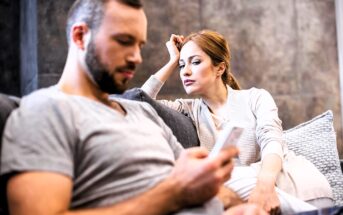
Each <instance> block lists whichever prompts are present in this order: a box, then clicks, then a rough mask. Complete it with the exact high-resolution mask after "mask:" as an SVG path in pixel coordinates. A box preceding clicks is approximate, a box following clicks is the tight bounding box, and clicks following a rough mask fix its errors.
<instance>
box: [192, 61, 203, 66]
mask: <svg viewBox="0 0 343 215" xmlns="http://www.w3.org/2000/svg"><path fill="white" fill-rule="evenodd" d="M200 63H201V61H200V60H195V61H192V64H193V65H199V64H200Z"/></svg>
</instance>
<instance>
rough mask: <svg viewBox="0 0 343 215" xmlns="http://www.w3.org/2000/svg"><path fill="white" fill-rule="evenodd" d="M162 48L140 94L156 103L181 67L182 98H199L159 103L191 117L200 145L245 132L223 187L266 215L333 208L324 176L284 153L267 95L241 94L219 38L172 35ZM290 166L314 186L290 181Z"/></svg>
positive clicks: (255, 91) (259, 92) (259, 91)
mask: <svg viewBox="0 0 343 215" xmlns="http://www.w3.org/2000/svg"><path fill="white" fill-rule="evenodd" d="M166 45H167V48H168V51H169V55H170V60H169V62H168V63H167V64H166V65H165V66H164V67H162V68H161V69H160V70H159V71H158V72H157V73H156V74H154V75H153V76H152V77H150V78H149V80H148V81H147V82H146V83H145V84H144V85H143V86H142V89H143V90H144V91H145V92H146V93H148V94H149V95H150V96H151V97H153V98H156V96H157V94H158V92H159V91H160V89H161V87H162V86H163V83H164V82H165V81H166V80H167V79H168V78H169V76H170V75H171V74H172V72H173V71H174V70H175V68H176V67H177V66H179V68H180V77H181V80H182V83H183V86H184V89H185V91H186V93H187V94H189V95H192V96H198V97H199V98H197V99H177V100H175V101H166V100H161V101H160V102H162V103H164V104H165V105H167V106H169V107H171V108H173V109H175V110H177V111H179V112H182V113H184V114H186V115H188V116H189V117H191V118H192V120H193V122H194V124H195V126H196V128H197V132H198V136H199V139H200V144H201V146H203V147H206V148H207V149H208V150H211V149H212V148H213V144H214V143H215V139H216V137H217V135H218V133H219V131H221V130H222V129H223V127H224V126H225V125H227V124H238V125H241V126H243V127H244V133H243V135H242V137H241V139H240V141H239V143H238V147H239V149H240V156H239V158H238V162H237V165H236V167H235V169H234V172H233V174H232V177H231V179H230V180H229V181H228V182H227V183H226V185H227V186H229V187H230V188H231V189H233V190H234V191H236V192H237V193H238V194H239V195H240V197H241V198H243V199H244V200H247V201H248V202H252V203H257V204H259V205H260V206H262V207H263V208H264V209H265V210H267V211H268V212H275V211H277V210H278V208H279V207H281V210H282V212H283V213H293V212H300V211H306V210H313V209H315V207H313V206H312V205H310V204H308V203H306V202H304V201H302V200H306V201H307V200H313V199H316V200H317V199H321V200H323V201H321V202H320V203H321V204H322V205H321V206H323V207H324V206H330V205H331V204H332V201H331V199H332V194H331V189H330V185H329V183H328V182H327V180H326V179H325V177H324V176H323V175H322V174H321V173H320V172H319V171H318V170H317V169H316V168H315V167H314V166H313V165H312V164H311V163H309V162H308V161H307V160H305V159H303V158H299V157H297V156H295V155H294V153H292V152H290V151H288V149H287V146H286V144H285V142H284V141H283V139H282V126H281V120H280V119H279V117H278V109H277V106H276V104H275V102H274V100H273V98H272V96H271V95H270V93H268V92H267V91H266V90H263V89H257V88H251V89H247V90H240V87H239V85H238V83H237V81H236V80H235V78H234V77H233V75H232V73H231V72H230V51H229V47H228V43H227V42H226V40H225V38H224V37H223V36H222V35H220V34H219V33H217V32H214V31H208V30H204V31H200V32H198V33H193V34H190V35H189V36H187V37H186V38H184V37H183V36H178V35H172V36H171V38H170V40H169V41H168V42H167V43H166ZM179 50H180V51H179ZM289 160H290V161H292V162H289ZM294 161H296V162H294ZM291 164H294V165H293V166H297V167H299V166H300V167H304V169H302V170H304V171H306V174H308V175H310V176H311V178H315V179H316V180H317V179H318V183H317V182H316V184H315V187H313V186H312V187H306V181H301V180H300V181H294V179H296V178H297V177H299V176H297V175H296V174H299V172H296V171H288V170H292V168H293V166H292V165H291ZM298 169H299V168H298ZM294 174H295V175H294ZM300 174H303V172H302V173H300ZM293 176H294V177H293ZM302 177H303V175H301V176H300V178H302ZM305 180H306V179H305ZM275 185H277V187H279V188H280V189H279V188H275ZM317 185H318V186H317ZM299 186H300V187H299ZM304 186H305V187H304ZM284 191H285V192H284ZM286 192H287V193H286ZM289 194H292V195H289ZM294 196H297V197H298V198H295V197H294ZM300 198H301V199H302V200H300Z"/></svg>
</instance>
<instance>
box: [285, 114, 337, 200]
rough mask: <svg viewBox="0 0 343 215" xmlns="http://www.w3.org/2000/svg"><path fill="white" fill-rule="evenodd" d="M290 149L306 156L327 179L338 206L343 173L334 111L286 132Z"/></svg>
mask: <svg viewBox="0 0 343 215" xmlns="http://www.w3.org/2000/svg"><path fill="white" fill-rule="evenodd" d="M284 138H285V140H286V142H287V144H288V147H289V149H291V150H293V151H294V152H295V153H296V154H298V155H302V156H304V157H306V158H307V159H308V160H309V161H311V162H312V163H313V164H314V165H315V166H316V167H317V168H318V169H319V171H320V172H321V173H323V174H324V175H325V176H326V178H327V179H328V181H329V183H330V185H331V187H332V191H333V195H334V199H335V201H336V204H337V205H343V174H342V172H341V167H340V161H339V157H338V151H337V144H336V133H335V130H334V127H333V114H332V111H331V110H328V111H326V112H324V113H322V114H320V115H318V116H316V117H314V118H313V119H311V120H309V121H307V122H304V123H302V124H299V125H298V126H296V127H294V128H291V129H289V130H286V131H284Z"/></svg>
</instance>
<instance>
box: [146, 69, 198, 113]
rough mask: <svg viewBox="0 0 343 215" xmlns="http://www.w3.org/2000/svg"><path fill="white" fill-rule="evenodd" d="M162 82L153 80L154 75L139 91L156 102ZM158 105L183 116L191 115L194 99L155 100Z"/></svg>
mask: <svg viewBox="0 0 343 215" xmlns="http://www.w3.org/2000/svg"><path fill="white" fill-rule="evenodd" d="M163 84H164V83H163V82H161V81H160V80H158V79H157V78H155V76H154V75H152V76H150V78H149V79H148V80H147V81H146V82H145V83H144V84H143V86H142V87H141V89H142V90H143V91H144V92H145V93H146V94H148V95H149V96H150V97H151V98H153V99H155V100H156V97H157V95H158V93H159V92H160V90H161V88H162V86H163ZM157 101H158V102H159V103H161V104H164V105H166V106H167V107H169V108H171V109H174V110H176V111H178V112H180V113H183V114H185V115H192V107H193V104H194V99H182V98H179V99H176V100H165V99H162V100H157Z"/></svg>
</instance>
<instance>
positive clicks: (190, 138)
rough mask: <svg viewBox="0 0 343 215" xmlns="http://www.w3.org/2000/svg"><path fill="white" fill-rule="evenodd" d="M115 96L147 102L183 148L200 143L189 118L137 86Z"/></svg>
mask: <svg viewBox="0 0 343 215" xmlns="http://www.w3.org/2000/svg"><path fill="white" fill-rule="evenodd" d="M116 96H118V97H120V98H125V99H130V100H136V101H142V102H147V103H149V104H150V105H151V106H152V107H153V108H154V109H155V110H156V112H157V114H158V115H159V116H160V117H161V118H162V119H163V121H164V122H165V123H166V124H167V125H168V126H169V127H170V129H171V130H172V131H173V134H174V135H175V136H176V139H177V140H178V141H179V142H180V143H181V145H182V146H183V147H184V148H189V147H193V146H199V145H200V142H199V138H198V134H197V131H196V128H195V126H194V124H193V122H192V120H191V118H189V117H187V116H185V115H183V114H181V113H179V112H177V111H175V110H173V109H171V108H169V107H167V106H165V105H163V104H161V103H159V102H158V101H156V100H154V99H152V98H151V97H150V96H149V95H148V94H146V93H145V92H144V91H143V90H141V89H139V88H133V89H130V90H127V91H126V92H125V93H123V94H121V95H116Z"/></svg>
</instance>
